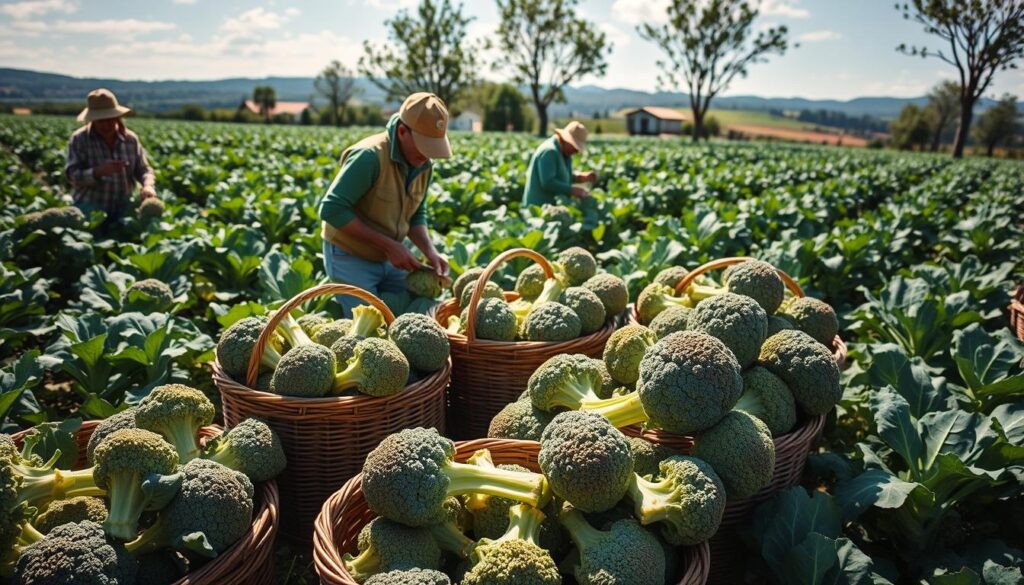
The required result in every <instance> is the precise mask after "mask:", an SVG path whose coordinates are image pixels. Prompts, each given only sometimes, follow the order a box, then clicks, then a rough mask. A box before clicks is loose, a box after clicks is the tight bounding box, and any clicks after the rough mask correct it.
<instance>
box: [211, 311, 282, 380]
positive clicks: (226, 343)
mask: <svg viewBox="0 0 1024 585" xmlns="http://www.w3.org/2000/svg"><path fill="white" fill-rule="evenodd" d="M266 324H267V320H266V319H265V318H263V317H246V318H244V319H239V320H238V321H235V323H234V324H232V325H231V326H230V327H228V328H227V329H225V330H224V332H223V333H221V334H220V340H219V341H218V342H217V349H216V353H217V361H218V362H220V365H221V367H222V368H224V373H226V374H227V375H228V376H230V377H231V378H233V379H235V380H244V379H245V375H246V372H247V371H248V369H249V358H250V357H251V356H252V350H253V349H254V348H255V347H256V341H257V340H258V339H259V337H260V333H261V332H262V331H263V328H264V327H265V326H266ZM280 361H281V354H280V353H278V351H277V350H276V349H274V347H273V345H271V344H269V343H268V344H267V346H266V348H265V349H264V350H263V355H262V356H260V365H261V366H262V367H263V368H266V369H268V370H273V369H275V368H277V364H278V363H279V362H280Z"/></svg>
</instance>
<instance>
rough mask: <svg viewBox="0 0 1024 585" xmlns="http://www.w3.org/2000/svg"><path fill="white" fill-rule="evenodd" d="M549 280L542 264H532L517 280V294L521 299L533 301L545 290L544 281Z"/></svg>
mask: <svg viewBox="0 0 1024 585" xmlns="http://www.w3.org/2000/svg"><path fill="white" fill-rule="evenodd" d="M547 278H548V277H547V275H546V274H544V268H542V267H541V265H540V264H531V265H529V266H527V267H526V270H523V271H522V272H520V273H519V276H518V277H517V278H516V292H517V293H519V296H520V297H522V298H524V299H526V300H528V301H532V300H534V299H536V298H537V297H538V296H540V293H541V291H542V290H544V281H546V280H547Z"/></svg>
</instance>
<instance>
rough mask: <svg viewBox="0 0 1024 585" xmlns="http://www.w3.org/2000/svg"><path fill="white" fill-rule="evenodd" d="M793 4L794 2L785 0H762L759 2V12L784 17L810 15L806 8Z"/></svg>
mask: <svg viewBox="0 0 1024 585" xmlns="http://www.w3.org/2000/svg"><path fill="white" fill-rule="evenodd" d="M794 4H796V2H787V1H786V0H764V2H763V3H762V4H761V14H763V15H765V16H782V17H785V18H807V17H809V16H810V15H811V13H810V12H809V11H807V10H806V9H804V8H797V7H796V6H794Z"/></svg>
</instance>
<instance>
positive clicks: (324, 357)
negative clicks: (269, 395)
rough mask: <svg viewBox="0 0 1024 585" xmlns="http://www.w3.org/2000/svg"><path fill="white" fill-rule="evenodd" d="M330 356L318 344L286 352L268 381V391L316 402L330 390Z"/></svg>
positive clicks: (324, 348) (332, 359) (335, 360)
mask: <svg viewBox="0 0 1024 585" xmlns="http://www.w3.org/2000/svg"><path fill="white" fill-rule="evenodd" d="M336 363H337V359H336V358H335V357H334V352H333V351H331V350H330V349H329V348H326V347H324V346H322V345H319V344H310V345H300V346H299V347H296V348H294V349H290V350H288V353H286V354H284V356H282V357H281V361H280V362H279V363H278V365H277V369H275V370H274V374H273V375H272V376H271V378H270V391H271V392H273V393H274V394H280V395H282V396H298V397H302V398H319V397H321V396H325V395H327V394H328V393H329V392H330V391H331V389H332V387H333V386H334V373H335V372H334V369H335V367H336Z"/></svg>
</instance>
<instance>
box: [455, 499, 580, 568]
mask: <svg viewBox="0 0 1024 585" xmlns="http://www.w3.org/2000/svg"><path fill="white" fill-rule="evenodd" d="M508 516H509V526H508V530H507V531H505V534H503V535H502V536H501V537H499V538H497V539H495V540H489V539H486V538H485V539H482V540H481V541H480V542H479V543H478V544H477V546H476V548H474V549H473V552H472V553H470V555H469V560H470V563H471V565H472V568H471V569H470V570H469V571H468V572H467V573H466V575H465V577H464V579H463V580H462V584H463V585H517V584H520V583H531V584H534V585H560V584H561V582H562V579H561V576H560V575H559V574H558V567H557V566H556V565H555V561H554V560H552V558H551V555H550V554H549V553H548V551H546V550H544V549H543V548H541V547H540V545H538V544H537V541H538V535H539V531H540V525H541V522H543V521H544V513H543V512H541V511H540V510H537V509H536V508H532V507H530V506H525V505H522V504H519V505H516V506H512V507H511V508H509V511H508Z"/></svg>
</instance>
